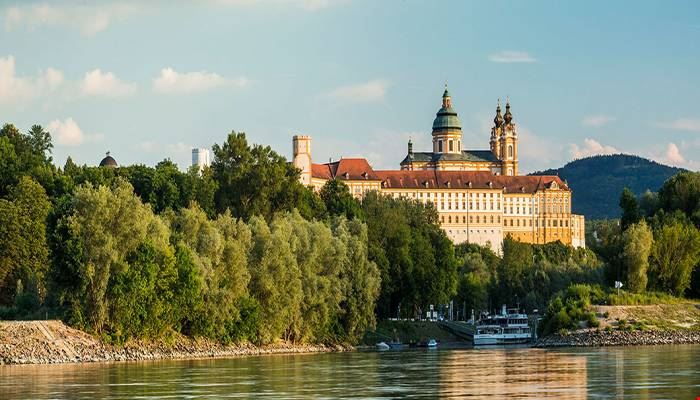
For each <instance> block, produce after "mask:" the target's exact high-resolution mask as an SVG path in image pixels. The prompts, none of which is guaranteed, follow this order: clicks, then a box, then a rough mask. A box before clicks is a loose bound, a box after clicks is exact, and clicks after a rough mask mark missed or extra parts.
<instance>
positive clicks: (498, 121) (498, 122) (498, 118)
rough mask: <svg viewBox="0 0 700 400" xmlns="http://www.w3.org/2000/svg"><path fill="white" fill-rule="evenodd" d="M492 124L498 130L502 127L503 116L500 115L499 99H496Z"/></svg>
mask: <svg viewBox="0 0 700 400" xmlns="http://www.w3.org/2000/svg"><path fill="white" fill-rule="evenodd" d="M493 123H494V124H495V125H496V128H500V127H501V125H503V116H502V115H501V99H500V98H499V99H498V102H497V103H496V116H495V117H494V118H493Z"/></svg>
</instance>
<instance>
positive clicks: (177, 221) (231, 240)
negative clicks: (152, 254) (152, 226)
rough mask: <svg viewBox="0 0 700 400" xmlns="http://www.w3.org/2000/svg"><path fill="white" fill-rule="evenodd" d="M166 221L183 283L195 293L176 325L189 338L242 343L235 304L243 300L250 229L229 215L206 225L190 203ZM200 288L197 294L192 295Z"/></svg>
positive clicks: (237, 308) (245, 289) (206, 222)
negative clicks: (238, 341)
mask: <svg viewBox="0 0 700 400" xmlns="http://www.w3.org/2000/svg"><path fill="white" fill-rule="evenodd" d="M170 218H171V226H172V229H173V237H172V241H173V242H174V243H176V244H177V246H178V249H179V254H180V256H179V260H180V261H179V263H180V265H181V266H180V267H179V268H180V269H183V268H185V269H186V270H187V271H189V272H186V274H187V275H190V277H189V278H188V280H186V281H185V282H190V283H189V284H188V286H193V287H194V288H193V289H192V290H194V291H195V292H197V293H200V294H199V295H197V296H195V297H193V298H192V303H191V307H192V312H190V313H189V314H187V315H185V316H184V317H183V319H182V321H181V324H182V325H183V326H185V327H186V328H187V330H188V331H190V332H191V333H192V334H194V335H200V336H207V337H211V338H215V339H218V340H221V341H224V342H230V341H233V340H245V339H247V338H245V337H241V335H240V333H239V332H237V331H236V329H237V326H236V324H235V323H234V322H235V321H238V320H240V318H241V313H240V308H239V305H240V302H241V301H243V300H242V299H244V298H245V297H247V296H248V289H247V286H248V283H249V280H250V273H249V271H248V263H249V256H248V253H249V251H250V247H251V232H250V229H249V228H248V226H246V225H245V224H244V223H243V222H241V221H237V220H234V219H233V218H232V217H231V214H230V213H224V214H221V215H219V216H218V218H217V219H216V220H210V219H208V218H207V215H206V213H205V212H204V211H203V210H202V209H201V208H200V207H199V206H198V205H197V204H195V203H193V204H192V205H191V206H190V207H188V208H184V209H181V210H180V211H179V212H178V213H177V214H172V215H171V216H170ZM185 256H187V257H186V258H185ZM182 263H184V264H182ZM190 264H192V265H190ZM183 273H185V272H184V271H183ZM200 282H201V283H200ZM199 285H201V287H202V289H201V291H200V290H195V288H197V287H199Z"/></svg>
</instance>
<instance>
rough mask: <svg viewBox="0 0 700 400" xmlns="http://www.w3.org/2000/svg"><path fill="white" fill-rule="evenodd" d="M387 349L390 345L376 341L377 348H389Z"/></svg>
mask: <svg viewBox="0 0 700 400" xmlns="http://www.w3.org/2000/svg"><path fill="white" fill-rule="evenodd" d="M389 349H391V346H389V345H388V344H386V342H379V343H377V350H389Z"/></svg>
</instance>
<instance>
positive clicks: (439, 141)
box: [438, 140, 442, 153]
mask: <svg viewBox="0 0 700 400" xmlns="http://www.w3.org/2000/svg"><path fill="white" fill-rule="evenodd" d="M438 153H442V140H438Z"/></svg>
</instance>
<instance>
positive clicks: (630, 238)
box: [622, 221, 654, 293]
mask: <svg viewBox="0 0 700 400" xmlns="http://www.w3.org/2000/svg"><path fill="white" fill-rule="evenodd" d="M622 241H623V243H624V248H623V258H624V262H625V265H626V266H627V286H629V290H630V291H632V292H635V293H643V292H644V291H645V290H646V287H647V269H648V268H649V254H650V252H651V248H652V245H653V242H654V238H653V236H652V233H651V229H649V227H648V226H647V224H646V222H644V221H641V222H638V223H636V224H633V225H630V227H629V228H627V230H626V231H625V232H624V234H623V238H622Z"/></svg>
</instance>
